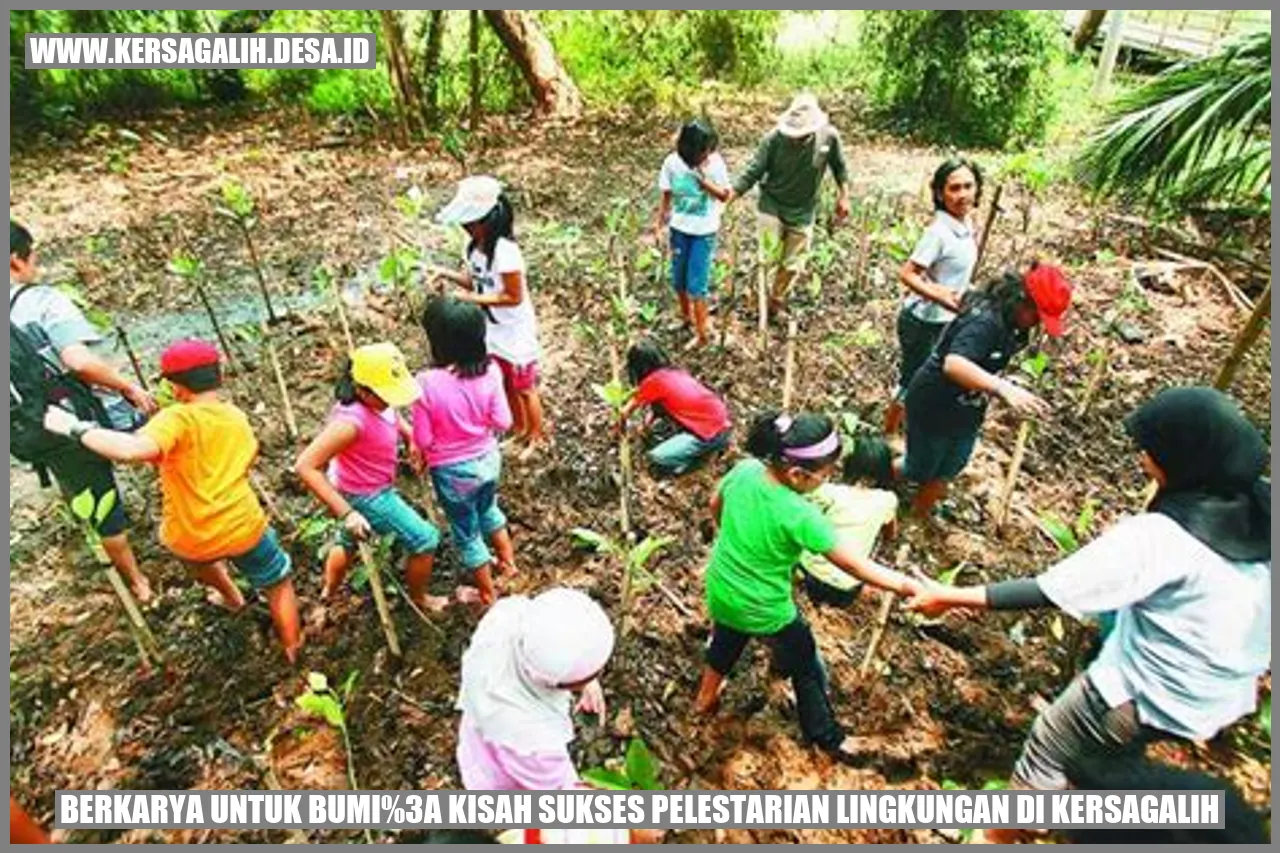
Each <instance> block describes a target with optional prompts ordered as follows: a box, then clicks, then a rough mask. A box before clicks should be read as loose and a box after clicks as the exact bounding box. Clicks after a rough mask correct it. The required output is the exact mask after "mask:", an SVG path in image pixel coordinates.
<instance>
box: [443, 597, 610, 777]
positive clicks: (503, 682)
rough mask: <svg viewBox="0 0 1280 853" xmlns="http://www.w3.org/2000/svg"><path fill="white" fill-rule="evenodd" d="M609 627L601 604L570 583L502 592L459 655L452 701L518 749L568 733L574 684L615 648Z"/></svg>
mask: <svg viewBox="0 0 1280 853" xmlns="http://www.w3.org/2000/svg"><path fill="white" fill-rule="evenodd" d="M613 641H614V632H613V625H611V624H610V622H609V617H608V616H607V615H606V614H605V612H604V609H603V608H601V607H600V605H599V604H597V603H596V602H594V601H592V600H591V598H590V597H589V596H588V595H586V594H585V593H583V592H580V591H578V590H576V589H565V588H557V589H552V590H548V591H547V592H544V593H542V594H541V595H539V596H537V597H536V598H528V597H526V596H522V595H515V596H510V597H507V598H503V599H500V600H499V601H498V602H497V603H496V604H494V605H493V607H491V608H489V612H488V613H486V614H485V616H484V618H483V619H481V620H480V624H479V625H478V626H477V627H476V632H475V634H474V635H472V637H471V645H470V647H468V649H467V651H466V652H465V653H464V654H463V655H462V687H461V689H460V690H459V693H458V703H457V707H458V708H459V709H460V710H461V711H462V713H463V716H464V717H465V718H466V719H467V721H468V722H469V723H470V724H471V725H473V726H475V727H476V729H477V730H478V731H479V732H480V735H481V737H483V738H484V739H485V740H487V741H490V742H492V743H495V744H497V745H499V746H506V747H509V748H513V749H518V750H519V751H520V752H523V753H533V752H545V751H551V750H556V749H561V748H563V747H564V745H565V744H567V743H568V742H569V741H571V740H573V719H572V717H571V702H572V698H573V694H572V692H570V691H568V690H565V689H563V688H561V687H560V686H559V685H562V684H572V683H574V682H577V681H582V680H584V679H587V678H590V677H591V676H593V675H595V674H596V673H597V672H599V671H600V670H601V669H603V668H604V665H605V663H607V662H608V660H609V656H610V655H611V654H613Z"/></svg>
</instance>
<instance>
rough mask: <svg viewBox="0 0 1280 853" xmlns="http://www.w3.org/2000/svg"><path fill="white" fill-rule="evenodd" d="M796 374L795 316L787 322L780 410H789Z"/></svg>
mask: <svg viewBox="0 0 1280 853" xmlns="http://www.w3.org/2000/svg"><path fill="white" fill-rule="evenodd" d="M795 375H796V318H795V317H792V318H791V322H789V323H788V324H787V358H786V363H785V366H784V368H783V373H782V411H784V412H790V411H791V398H792V388H793V386H794V385H795Z"/></svg>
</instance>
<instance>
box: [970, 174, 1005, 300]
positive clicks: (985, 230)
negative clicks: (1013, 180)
mask: <svg viewBox="0 0 1280 853" xmlns="http://www.w3.org/2000/svg"><path fill="white" fill-rule="evenodd" d="M1002 195H1004V184H997V185H996V191H995V192H994V193H992V194H991V209H990V210H989V211H988V212H987V221H986V222H984V223H982V239H980V240H979V241H978V259H977V260H976V261H974V264H973V273H972V274H971V277H972V278H973V279H975V280H976V279H977V276H978V270H979V269H981V267H982V259H983V258H985V257H986V256H987V243H988V241H989V240H990V239H991V232H992V231H994V230H995V226H996V220H997V219H999V218H1000V196H1002Z"/></svg>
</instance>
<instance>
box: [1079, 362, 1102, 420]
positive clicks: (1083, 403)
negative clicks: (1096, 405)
mask: <svg viewBox="0 0 1280 853" xmlns="http://www.w3.org/2000/svg"><path fill="white" fill-rule="evenodd" d="M1109 359H1110V354H1109V353H1108V352H1107V351H1106V350H1105V349H1103V350H1099V351H1098V360H1097V361H1096V362H1095V363H1094V365H1093V372H1092V373H1091V374H1090V375H1089V382H1088V384H1087V385H1085V388H1084V396H1083V397H1082V398H1080V407H1079V408H1078V409H1076V417H1078V418H1083V417H1084V416H1085V415H1087V414H1089V406H1091V405H1092V404H1093V398H1094V396H1096V395H1097V393H1098V389H1099V388H1100V387H1102V378H1103V377H1104V376H1106V375H1107V362H1108V360H1109Z"/></svg>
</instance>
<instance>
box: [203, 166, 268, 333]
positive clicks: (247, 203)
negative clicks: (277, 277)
mask: <svg viewBox="0 0 1280 853" xmlns="http://www.w3.org/2000/svg"><path fill="white" fill-rule="evenodd" d="M219 198H220V202H221V203H220V204H215V205H214V210H215V212H217V213H218V215H220V216H225V217H226V218H228V219H230V220H231V221H232V222H234V223H235V224H236V227H237V228H239V229H240V235H241V236H242V237H243V238H244V244H245V248H246V249H247V250H248V252H249V260H250V262H252V264H253V272H254V275H255V276H256V277H257V279H258V290H259V291H260V292H261V294H262V301H263V304H264V305H265V307H266V309H267V322H269V323H271V324H272V325H274V324H275V323H276V322H277V317H276V312H275V308H274V307H272V305H271V292H270V290H269V289H268V288H267V277H266V275H265V273H264V272H263V269H262V261H261V259H260V258H259V257H258V248H257V246H256V245H255V244H254V242H253V229H254V228H255V226H257V224H258V218H257V216H256V205H255V204H254V201H253V196H252V195H251V194H250V193H249V190H248V188H246V187H245V186H244V185H243V184H241V183H240V182H238V181H235V180H231V179H228V180H226V181H224V182H223V184H222V186H221V187H220V189H219Z"/></svg>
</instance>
